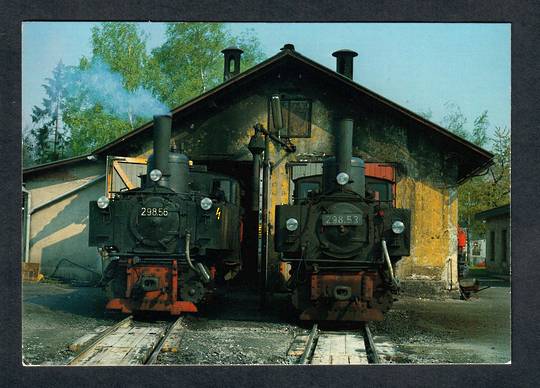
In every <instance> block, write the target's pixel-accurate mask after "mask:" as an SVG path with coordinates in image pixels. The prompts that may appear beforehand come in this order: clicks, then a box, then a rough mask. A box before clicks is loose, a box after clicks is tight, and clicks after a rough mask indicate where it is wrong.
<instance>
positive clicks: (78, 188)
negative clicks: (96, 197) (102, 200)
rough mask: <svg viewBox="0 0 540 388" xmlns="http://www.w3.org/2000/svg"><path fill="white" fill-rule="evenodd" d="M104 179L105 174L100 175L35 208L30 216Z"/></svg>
mask: <svg viewBox="0 0 540 388" xmlns="http://www.w3.org/2000/svg"><path fill="white" fill-rule="evenodd" d="M103 178H105V174H103V175H100V176H98V177H96V178H94V179H92V180H90V181H88V182H86V183H84V184H83V185H81V186H78V187H75V188H74V189H71V190H69V191H66V192H65V193H63V194H60V195H58V196H56V197H54V198H52V199H50V200H48V201H47V202H45V203H42V204H41V205H39V206H36V207H35V208H33V209H32V210H30V211H29V214H34V213H36V212H38V211H40V210H42V209H44V208H46V207H48V206H50V205H52V204H53V203H55V202H58V201H60V200H62V199H65V198H67V197H69V196H71V195H73V194H75V193H76V192H78V191H80V190H82V189H85V188H87V187H88V186H91V185H93V184H94V183H96V182H97V181H99V180H101V179H103Z"/></svg>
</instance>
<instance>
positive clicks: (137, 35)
mask: <svg viewBox="0 0 540 388" xmlns="http://www.w3.org/2000/svg"><path fill="white" fill-rule="evenodd" d="M147 39H148V37H147V36H146V35H145V34H144V33H143V31H142V30H141V29H140V27H139V26H138V25H137V24H135V23H115V22H106V23H101V24H99V25H98V26H95V27H93V28H92V36H91V43H92V55H91V57H89V58H87V57H84V56H83V57H82V58H81V60H80V62H79V65H78V66H75V67H63V68H62V69H61V71H60V70H58V71H57V69H55V72H53V78H52V79H51V80H49V79H47V81H48V84H47V85H44V87H46V91H47V93H48V97H47V99H45V100H44V102H43V106H42V107H38V106H34V108H33V117H32V118H33V123H34V128H33V129H32V131H31V136H30V137H28V138H27V140H28V141H29V144H28V147H27V149H28V152H29V153H31V156H32V159H33V161H34V162H36V163H44V162H47V161H51V160H56V159H58V158H59V157H62V156H68V154H71V155H73V156H76V155H80V154H84V153H87V152H91V151H92V150H93V149H95V148H96V147H99V146H102V145H104V144H106V143H108V142H110V141H112V140H114V139H115V138H117V137H119V136H121V135H122V134H124V133H126V132H128V131H130V130H132V129H134V128H136V127H138V126H139V125H141V124H142V123H144V122H145V121H146V120H148V119H150V117H151V115H152V114H155V113H161V110H160V111H158V109H156V106H160V107H162V106H163V104H165V105H166V107H165V110H168V109H169V108H174V107H176V106H178V105H180V104H181V103H183V102H185V101H187V100H189V99H191V98H193V97H195V96H197V95H199V94H201V93H203V92H205V91H206V90H208V89H210V88H212V87H214V86H216V85H218V84H219V83H220V82H222V76H223V56H222V55H221V53H220V51H221V50H222V49H224V48H226V47H228V46H233V45H234V46H237V47H240V48H242V49H243V50H244V54H243V57H242V70H245V69H246V68H249V67H251V66H253V65H254V64H255V63H257V62H259V61H261V60H262V59H263V54H262V52H261V51H260V49H259V41H258V40H257V38H256V37H255V36H254V35H253V32H252V31H246V32H245V33H243V34H241V35H240V36H233V35H232V34H231V33H230V32H229V31H228V30H227V29H226V28H225V25H224V24H223V23H169V24H168V25H167V30H166V38H165V42H164V43H163V44H162V45H161V46H160V47H158V48H156V49H154V50H153V51H152V52H151V53H149V52H148V49H147ZM102 64H103V66H102ZM62 66H63V65H62ZM96 69H97V70H96ZM104 69H107V71H109V72H110V75H109V76H108V77H103V73H104ZM64 73H65V74H67V75H66V76H65V77H60V75H61V74H64ZM57 77H58V80H57ZM117 79H120V82H119V83H120V84H121V85H120V86H118V87H117V86H116V84H117V82H116V80H117ZM53 81H54V82H53ZM93 84H95V85H93ZM115 88H116V89H122V90H116V91H115V90H113V89H115ZM100 89H103V90H100ZM100 92H101V93H100ZM152 94H153V96H152ZM57 96H61V97H60V98H57ZM111 96H112V97H115V98H111ZM119 96H120V97H119ZM148 96H151V98H152V99H154V100H155V98H157V99H159V100H160V101H161V102H162V103H163V104H162V103H159V102H158V103H146V102H147V101H149V98H148ZM116 100H121V101H116ZM127 100H130V101H134V100H137V101H138V103H136V104H132V105H133V106H134V108H132V109H130V107H129V106H128V105H129V104H128V103H127V102H126V101H127ZM122 102H123V105H124V106H123V107H122V108H123V109H121V107H120V105H121V104H122ZM55 103H57V105H58V109H57V108H56V105H54V104H55ZM115 107H116V108H117V109H114V108H115ZM126 107H127V114H126V112H125V111H126ZM143 107H145V108H146V109H144V108H143ZM55 110H56V111H58V112H60V113H62V117H61V120H57V118H58V117H59V115H58V114H56V115H55ZM145 110H146V111H145ZM150 110H151V111H152V112H153V113H152V112H149V111H150ZM60 123H61V124H62V125H57V124H60ZM57 127H58V128H59V129H62V131H60V130H59V131H56V132H57V133H56V135H57V136H55V137H54V139H56V140H55V141H51V136H52V135H51V134H52V133H53V129H56V128H57ZM69 133H71V138H69V137H68V136H67V135H68V134H69Z"/></svg>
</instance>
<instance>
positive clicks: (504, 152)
mask: <svg viewBox="0 0 540 388" xmlns="http://www.w3.org/2000/svg"><path fill="white" fill-rule="evenodd" d="M445 107H446V109H447V114H446V115H445V116H444V117H443V120H442V122H441V125H442V126H444V127H446V128H447V129H448V130H450V131H451V132H453V133H454V134H456V135H458V136H460V137H462V138H464V139H465V140H468V141H470V142H471V143H474V144H475V145H477V146H479V147H488V146H490V149H491V152H492V153H493V154H494V158H493V165H492V166H491V167H489V168H488V169H487V171H485V172H484V174H483V175H481V176H477V177H472V178H470V179H468V180H467V181H466V182H464V183H463V184H462V185H460V186H459V188H458V203H459V210H458V214H459V223H460V224H461V225H465V226H467V227H469V228H470V229H471V230H472V231H473V233H475V234H477V235H481V234H482V233H483V232H484V225H483V224H482V223H481V222H479V221H476V220H475V218H474V216H475V214H476V213H479V212H481V211H484V210H488V209H492V208H495V207H498V206H502V205H506V204H508V203H510V130H508V129H506V128H495V131H494V136H493V137H491V138H490V137H489V136H488V135H487V130H488V128H489V117H488V112H487V111H484V112H482V113H481V114H480V115H479V116H478V117H476V119H475V120H474V122H473V126H472V128H469V127H467V126H466V124H467V118H466V117H465V116H464V115H463V113H462V112H461V109H460V108H459V106H458V105H456V104H454V103H450V102H447V103H446V104H445ZM428 114H429V111H428Z"/></svg>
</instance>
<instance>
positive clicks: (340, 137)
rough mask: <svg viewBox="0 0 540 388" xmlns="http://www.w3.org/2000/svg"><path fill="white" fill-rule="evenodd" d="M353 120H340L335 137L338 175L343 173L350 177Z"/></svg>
mask: <svg viewBox="0 0 540 388" xmlns="http://www.w3.org/2000/svg"><path fill="white" fill-rule="evenodd" d="M353 124H354V121H353V119H341V120H340V121H339V127H338V132H337V134H336V137H335V145H336V162H337V167H338V173H340V172H345V173H347V175H349V176H350V175H351V159H352V142H353Z"/></svg>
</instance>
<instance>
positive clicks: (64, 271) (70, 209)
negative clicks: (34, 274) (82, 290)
mask: <svg viewBox="0 0 540 388" xmlns="http://www.w3.org/2000/svg"><path fill="white" fill-rule="evenodd" d="M59 170H60V169H59ZM104 172H105V166H104V164H103V163H95V162H87V163H83V164H78V165H76V166H73V167H65V168H62V169H61V171H60V172H49V173H43V174H40V175H37V176H35V177H31V178H28V179H26V180H25V185H26V189H27V190H29V191H30V193H31V196H32V208H33V209H35V208H37V207H39V206H40V205H42V204H45V203H47V202H48V201H50V200H51V199H53V198H55V197H57V196H59V195H61V194H63V193H66V192H68V191H70V190H73V189H75V188H77V187H79V186H82V185H84V184H85V183H87V182H90V181H92V180H93V179H95V178H96V177H98V176H100V175H102V174H104ZM104 192H105V179H101V180H99V181H97V182H95V183H93V184H92V185H90V186H88V187H86V188H85V189H82V190H81V191H78V192H77V193H75V194H73V195H71V196H69V197H67V198H65V199H62V200H60V201H57V202H54V203H52V204H50V205H49V206H46V207H44V208H42V209H40V210H37V211H36V212H34V213H33V214H32V216H31V224H30V258H29V260H30V262H32V263H40V264H41V268H40V270H41V272H42V273H43V274H45V275H46V276H50V275H52V274H53V271H55V268H56V267H57V265H58V264H60V265H58V268H57V269H56V272H55V273H54V275H57V276H61V277H65V278H68V279H76V280H82V281H93V280H95V279H96V278H97V277H98V274H96V273H95V272H100V271H101V262H100V258H99V255H98V253H97V250H96V249H95V248H94V247H89V246H88V203H89V202H90V201H92V200H95V199H96V198H98V197H99V196H101V195H103V194H104ZM63 259H67V260H69V261H72V262H74V263H76V264H78V265H81V266H83V267H85V268H87V269H83V268H81V267H79V266H77V265H73V264H71V263H69V262H68V261H67V260H64V261H63V262H62V263H60V261H61V260H63ZM92 271H94V272H92Z"/></svg>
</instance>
